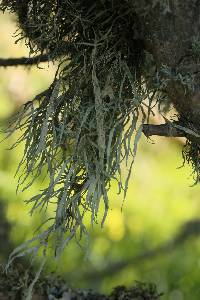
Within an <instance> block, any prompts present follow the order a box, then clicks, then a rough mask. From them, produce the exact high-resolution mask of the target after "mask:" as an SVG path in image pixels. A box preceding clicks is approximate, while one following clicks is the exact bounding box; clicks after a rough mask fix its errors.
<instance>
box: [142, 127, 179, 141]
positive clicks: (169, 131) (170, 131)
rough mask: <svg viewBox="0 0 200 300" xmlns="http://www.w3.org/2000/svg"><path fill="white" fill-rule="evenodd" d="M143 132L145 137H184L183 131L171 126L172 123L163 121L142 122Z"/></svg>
mask: <svg viewBox="0 0 200 300" xmlns="http://www.w3.org/2000/svg"><path fill="white" fill-rule="evenodd" d="M143 133H144V135H145V136H146V137H147V138H148V137H150V136H152V135H158V136H165V137H185V133H184V131H182V130H180V129H178V128H176V127H175V126H173V123H165V124H160V125H154V124H143Z"/></svg>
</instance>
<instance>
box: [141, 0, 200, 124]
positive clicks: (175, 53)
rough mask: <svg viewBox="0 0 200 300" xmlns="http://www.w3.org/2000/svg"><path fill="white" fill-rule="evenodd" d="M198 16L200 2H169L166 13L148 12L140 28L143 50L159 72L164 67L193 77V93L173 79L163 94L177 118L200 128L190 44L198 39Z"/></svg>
mask: <svg viewBox="0 0 200 300" xmlns="http://www.w3.org/2000/svg"><path fill="white" fill-rule="evenodd" d="M154 2H156V1H154ZM157 2H158V1H157ZM141 5H147V1H141ZM199 16H200V1H199V0H184V1H182V0H175V1H174V0H170V1H169V10H167V11H165V12H163V13H161V7H160V6H159V5H157V6H155V7H154V8H153V9H152V10H151V11H150V13H149V14H148V15H147V16H146V18H145V22H144V29H143V32H145V36H144V39H145V44H146V48H147V50H148V51H150V52H151V53H152V54H153V56H154V59H155V61H156V64H157V67H158V69H160V67H161V66H162V65H167V66H168V67H169V68H171V70H172V71H173V70H174V71H175V72H176V71H177V70H178V72H180V73H182V74H186V73H188V74H192V75H194V82H195V86H194V91H193V92H192V93H191V92H188V90H187V89H186V88H185V86H184V85H182V84H180V83H178V82H177V81H173V80H171V81H169V82H168V85H167V87H166V93H167V94H168V96H169V97H170V99H171V101H172V103H173V105H174V107H175V108H176V110H177V111H178V113H179V114H180V116H181V117H182V118H184V119H187V120H188V121H190V122H192V123H193V124H195V127H199V125H198V124H199V120H200V86H199V79H200V74H199V71H200V69H199V66H198V64H197V63H196V61H194V56H193V55H192V43H193V41H194V40H195V39H198V37H199V32H200V18H199Z"/></svg>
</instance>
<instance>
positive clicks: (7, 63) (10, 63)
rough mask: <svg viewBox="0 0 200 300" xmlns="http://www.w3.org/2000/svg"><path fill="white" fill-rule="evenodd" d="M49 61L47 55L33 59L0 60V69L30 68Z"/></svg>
mask: <svg viewBox="0 0 200 300" xmlns="http://www.w3.org/2000/svg"><path fill="white" fill-rule="evenodd" d="M47 61H49V56H48V54H43V55H37V56H34V57H20V58H0V67H16V66H31V65H36V64H39V63H42V62H47Z"/></svg>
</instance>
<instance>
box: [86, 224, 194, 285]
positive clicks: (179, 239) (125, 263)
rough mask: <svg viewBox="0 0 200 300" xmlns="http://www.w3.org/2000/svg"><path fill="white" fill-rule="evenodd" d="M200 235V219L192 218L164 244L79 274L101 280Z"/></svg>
mask: <svg viewBox="0 0 200 300" xmlns="http://www.w3.org/2000/svg"><path fill="white" fill-rule="evenodd" d="M199 235H200V219H192V220H190V221H188V222H186V223H185V224H183V225H182V226H181V228H180V230H179V232H178V234H177V235H176V236H175V237H174V238H173V239H172V240H169V241H167V242H165V243H164V244H162V245H160V246H158V247H156V248H154V249H151V250H148V251H146V252H144V253H142V254H139V255H137V256H135V257H130V258H129V259H127V260H121V261H118V262H113V263H110V264H109V265H108V266H107V267H106V268H105V269H102V270H100V271H99V270H92V271H90V272H86V273H84V274H81V276H82V278H85V279H87V280H88V279H89V280H92V279H93V280H101V279H102V278H104V277H106V276H112V275H114V274H116V273H118V272H120V271H122V270H123V269H125V268H127V267H131V266H136V265H138V264H140V263H142V262H144V261H149V260H150V259H154V258H157V257H159V256H160V255H164V254H168V253H170V252H172V251H174V250H175V249H176V247H179V246H181V245H183V244H184V243H185V242H187V240H188V239H189V238H192V237H194V238H197V237H199Z"/></svg>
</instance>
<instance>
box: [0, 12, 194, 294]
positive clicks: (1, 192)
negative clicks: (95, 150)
mask: <svg viewBox="0 0 200 300" xmlns="http://www.w3.org/2000/svg"><path fill="white" fill-rule="evenodd" d="M16 30H17V27H16V23H15V18H14V16H12V15H7V14H0V37H1V39H0V57H1V58H8V57H21V56H28V50H27V48H26V47H25V45H24V44H23V43H22V42H20V43H18V44H15V40H16V37H15V35H16V34H17V32H16ZM40 67H42V68H40V69H39V68H37V67H33V68H29V69H27V68H24V67H15V68H13V67H12V68H1V69H0V122H1V124H2V128H3V127H4V126H6V123H7V120H8V118H9V117H10V116H12V115H13V114H14V113H15V112H16V111H17V110H18V108H19V107H20V106H21V105H22V104H23V103H25V102H26V101H28V100H30V99H32V98H33V96H34V95H35V94H37V93H39V92H41V91H42V90H43V89H45V88H46V87H48V85H49V84H50V83H51V81H52V79H53V76H54V72H55V66H54V65H53V64H49V65H48V64H41V65H40ZM17 135H18V134H17V133H16V134H14V135H13V136H11V137H10V138H9V139H8V140H5V141H3V142H2V143H1V144H0V263H4V262H6V260H7V259H8V255H9V252H10V251H12V250H13V249H14V248H15V247H16V246H17V245H20V244H21V243H22V242H24V241H25V240H27V239H29V238H31V237H32V236H33V233H34V231H35V230H36V228H37V227H38V226H39V225H40V223H41V222H42V219H43V216H42V215H40V214H37V215H35V216H32V217H30V214H29V211H30V206H27V205H26V204H25V203H24V201H25V200H27V199H29V198H30V197H31V196H32V195H34V194H37V192H38V190H39V189H41V188H42V187H43V185H44V182H42V181H41V180H38V181H36V182H35V184H34V186H33V187H31V188H29V189H28V190H26V191H25V192H23V193H18V194H16V187H17V178H15V177H14V174H15V172H16V169H17V165H18V163H19V161H20V158H21V156H22V152H23V145H21V146H20V147H18V148H15V149H13V150H8V148H9V147H11V145H12V143H13V142H14V141H15V140H16V138H17ZM3 138H4V134H3V133H1V139H3ZM183 142H184V141H183V140H180V139H170V138H154V139H153V140H152V141H147V140H146V139H145V138H144V137H142V139H141V142H140V144H139V148H138V154H137V157H136V161H135V165H134V169H133V172H132V176H131V179H130V183H129V190H128V194H127V197H126V199H125V200H124V199H123V195H118V194H117V186H116V184H115V183H113V185H112V189H111V191H110V211H109V215H108V218H107V220H106V223H105V225H104V228H103V229H102V228H100V224H99V225H98V224H97V225H95V226H94V227H93V228H90V230H89V235H88V236H87V238H85V239H83V241H82V242H81V244H80V245H78V244H77V243H76V242H75V241H72V242H71V243H70V244H69V246H68V247H67V248H66V250H65V252H64V253H63V255H62V257H61V259H60V260H59V261H55V260H54V258H53V257H52V258H51V259H49V260H48V264H47V267H46V272H55V273H56V274H58V275H61V276H62V277H63V278H64V279H66V281H67V282H69V283H70V284H72V285H73V286H74V287H84V288H92V289H95V290H99V291H102V292H110V291H111V289H112V288H113V287H114V286H116V285H127V286H131V285H133V283H134V281H135V280H137V281H142V282H153V283H155V284H156V285H157V287H158V290H159V291H161V292H164V293H165V296H164V297H163V299H164V300H165V299H170V300H183V299H186V300H187V299H190V300H197V299H200V197H199V195H200V186H199V185H197V186H194V187H191V185H192V184H193V179H192V177H191V176H190V175H191V169H190V167H189V166H184V167H183V168H179V167H180V166H181V165H182V163H183V159H182V152H181V151H182V146H183ZM126 173H127V170H126V167H125V166H124V167H123V176H124V177H125V175H126ZM88 224H89V218H88ZM26 263H27V261H26ZM36 265H37V262H36Z"/></svg>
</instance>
